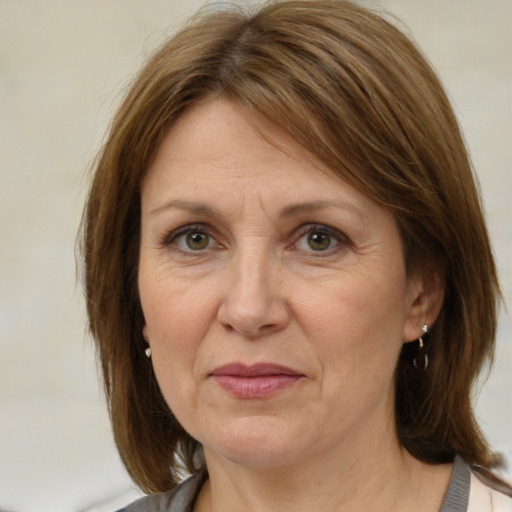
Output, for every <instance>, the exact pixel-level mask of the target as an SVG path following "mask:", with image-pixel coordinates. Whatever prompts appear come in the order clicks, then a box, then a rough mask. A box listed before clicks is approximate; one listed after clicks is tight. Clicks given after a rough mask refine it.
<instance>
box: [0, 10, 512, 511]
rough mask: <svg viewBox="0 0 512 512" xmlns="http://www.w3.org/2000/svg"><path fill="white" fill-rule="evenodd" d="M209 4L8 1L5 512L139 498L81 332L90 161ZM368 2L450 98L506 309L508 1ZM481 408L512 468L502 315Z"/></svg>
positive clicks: (0, 473)
mask: <svg viewBox="0 0 512 512" xmlns="http://www.w3.org/2000/svg"><path fill="white" fill-rule="evenodd" d="M200 3H201V2H199V1H188V0H187V1H178V0H165V1H164V0H0V178H1V181H0V235H1V250H0V510H3V509H5V510H12V511H16V512H19V511H22V512H29V511H38V512H40V511H51V512H59V511H78V510H93V509H94V510H96V511H100V510H105V511H107V510H113V509H115V507H117V506H121V505H122V504H123V503H124V502H126V501H128V500H130V499H131V497H132V496H134V494H133V493H127V490H129V489H130V483H129V480H128V478H127V477H126V476H125V474H124V472H123V470H122V468H121V466H120V463H119V461H118V458H117V455H116V452H115V448H114V446H113V442H112V439H111V434H110V427H109V424H108V419H107V417H106V413H105V407H104V404H103V402H102V398H101V394H100V391H99V388H98V385H97V380H96V373H95V364H94V355H93V350H92V347H91V343H90V341H89V340H87V337H86V335H85V318H84V313H83V302H82V296H81V289H80V286H79V285H77V283H76V275H75V263H74V241H75V234H76V230H77V227H78V223H79V220H80V215H81V209H82V204H83V200H84V196H85V192H86V190H87V182H88V173H87V169H88V166H89V164H90V162H91V160H92V158H93V155H94V153H95V152H96V151H97V149H98V147H99V144H100V142H101V139H102V137H103V134H104V132H105V130H106V127H107V125H108V120H109V118H110V116H111V115H112V114H113V112H114V110H115V105H116V104H117V102H118V101H119V99H120V98H121V96H122V93H123V91H124V90H125V88H126V85H127V84H128V82H129V79H130V76H132V75H133V73H134V72H135V71H136V70H137V68H138V66H139V65H140V63H141V62H142V61H143V59H144V57H145V56H146V55H147V54H148V53H149V52H150V51H151V50H152V49H153V48H154V47H155V46H156V45H157V44H158V43H159V42H160V41H162V39H163V38H164V37H165V35H166V34H169V33H171V32H172V30H173V28H174V27H176V26H178V25H179V23H180V21H181V20H183V19H184V17H186V15H187V14H189V13H190V12H192V11H194V10H195V8H196V7H197V6H199V5H200ZM364 3H365V4H366V5H372V6H378V8H385V9H387V10H389V11H391V12H392V13H394V14H395V15H397V16H398V17H399V18H401V19H402V20H403V22H404V23H405V24H406V25H407V27H409V28H408V29H406V30H409V31H410V33H411V34H412V35H413V37H414V38H415V39H416V41H417V42H418V43H419V45H420V46H421V47H422V48H423V50H424V51H425V53H426V54H427V55H428V56H429V58H430V60H431V61H432V62H433V64H434V66H435V67H436V69H437V70H438V72H439V73H440V75H441V78H442V80H443V82H444V83H445V85H446V86H447V88H448V91H449V94H450V96H451V98H452V100H453V102H454V104H455V107H456V111H457V113H458V116H459V119H460V121H461V123H462V125H463V129H464V131H465V134H466V138H467V140H468V145H469V147H470V149H471V153H472V156H473V160H474V163H475V167H476V170H477V173H478V176H479V178H480V181H481V186H482V193H483V196H484V200H485V206H486V212H487V217H488V221H489V227H490V231H491V235H492V239H493V243H494V247H495V252H496V256H497V260H498V265H499V269H500V276H501V279H502V284H503V289H504V295H505V299H506V301H507V303H508V305H509V308H510V307H512V306H511V305H512V271H511V267H512V230H511V227H510V226H511V222H512V200H511V195H512V137H511V136H512V51H511V47H512V31H511V29H510V27H511V26H512V2H511V1H510V0H430V1H429V2H426V1H423V0H380V1H370V0H366V1H365V2H364ZM475 286H478V283H475ZM477 407H478V412H479V417H480V418H481V421H482V426H483V428H484V430H485V431H486V432H487V434H488V435H489V437H490V439H491V440H492V442H493V444H494V446H495V447H496V448H498V449H502V450H505V453H506V454H507V455H508V458H509V460H512V319H511V317H510V315H508V314H506V313H505V312H504V313H503V314H502V316H501V322H500V333H499V347H498V357H497V361H496V368H495V371H494V373H493V374H492V376H491V378H490V379H489V380H488V382H487V384H486V385H485V386H484V388H483V391H482V392H481V394H480V396H479V399H478V403H477ZM116 498H117V499H116ZM114 499H115V500H114ZM110 500H114V501H110ZM105 502H109V503H110V505H104V506H100V505H99V504H101V503H105Z"/></svg>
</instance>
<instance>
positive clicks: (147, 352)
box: [144, 347, 151, 359]
mask: <svg viewBox="0 0 512 512" xmlns="http://www.w3.org/2000/svg"><path fill="white" fill-rule="evenodd" d="M144 352H145V353H146V357H147V358H148V359H151V349H150V348H149V347H148V348H147V349H146V350H145V351H144Z"/></svg>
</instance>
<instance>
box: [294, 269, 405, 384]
mask: <svg viewBox="0 0 512 512" xmlns="http://www.w3.org/2000/svg"><path fill="white" fill-rule="evenodd" d="M394 277H396V276H394ZM404 293H405V279H404V278H403V277H398V278H397V279H387V280H383V279H375V277H374V278H373V279H362V278H361V279H358V278H357V276H354V275H352V276H345V278H344V279H343V280H341V281H339V282H337V283H336V282H333V283H331V284H329V286H324V287H323V288H322V289H319V290H316V291H315V292H314V293H312V291H311V289H309V290H308V293H307V294H306V293H302V294H301V295H302V296H303V297H304V300H302V301H301V302H300V304H298V307H299V308H300V309H301V311H302V313H298V314H297V316H298V317H299V318H302V319H303V326H302V328H303V329H304V331H305V332H306V334H307V335H308V337H309V338H310V339H311V340H314V345H315V351H316V353H317V356H318V359H319V360H320V361H321V363H322V366H323V371H324V373H325V377H326V378H327V379H329V380H332V381H333V382H336V383H337V386H343V387H348V388H350V389H354V391H355V390H357V389H358V388H359V389H360V388H361V387H366V386H373V385H374V383H376V382H378V383H379V384H380V385H382V384H384V383H385V382H387V381H389V380H390V379H391V377H392V374H393V372H394V369H395V366H396V362H397V360H398V355H399V352H400V349H401V346H402V328H403V323H404V319H405V311H404V303H405V295H404ZM306 319H309V320H307V321H306Z"/></svg>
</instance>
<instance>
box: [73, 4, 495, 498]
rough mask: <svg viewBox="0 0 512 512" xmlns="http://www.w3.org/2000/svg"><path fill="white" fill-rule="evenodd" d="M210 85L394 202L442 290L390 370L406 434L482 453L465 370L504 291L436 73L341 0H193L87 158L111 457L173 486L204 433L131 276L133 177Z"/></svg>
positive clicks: (96, 328)
mask: <svg viewBox="0 0 512 512" xmlns="http://www.w3.org/2000/svg"><path fill="white" fill-rule="evenodd" d="M212 95H223V96H224V97H227V98H230V99H231V100H233V101H235V102H237V103H238V104H240V105H241V106H243V107H244V108H246V109H247V110H248V111H252V112H257V113H259V114H262V115H264V116H266V117H267V118H268V119H271V120H272V121H273V122H275V123H277V124H278V125H279V126H281V127H282V128H284V129H285V130H286V131H287V132H288V133H289V134H290V135H291V136H292V137H293V138H295V139H296V140H297V141H298V142H299V143H301V144H302V145H303V146H304V147H305V148H307V149H308V150H309V151H310V152H311V153H312V154H313V155H314V156H316V157H317V158H318V159H320V160H321V161H322V162H324V163H325V164H326V165H327V166H328V167H329V168H330V169H332V170H333V171H334V172H336V173H337V174H338V175H339V176H340V177H342V178H343V179H344V180H346V181H348V182H349V183H351V184H352V185H353V186H355V187H356V188H357V189H359V190H360V191H362V192H363V193H365V194H366V195H367V196H369V197H371V198H372V199H374V200H375V201H377V202H378V203H380V204H382V205H384V206H385V207H387V208H389V209H390V210H391V211H393V212H394V215H395V216H396V219H397V221H398V224H399V227H400V230H401V234H402V237H403V240H404V246H405V256H406V262H407V268H408V271H409V272H413V271H415V270H417V269H422V270H423V271H425V269H427V270H428V269H432V271H436V272H439V273H441V274H442V275H443V276H444V277H445V280H446V296H445V300H444V304H443V307H442V310H441V313H440V315H439V317H438V319H437V322H436V323H435V325H434V326H433V328H432V330H431V332H430V334H429V335H428V340H427V348H428V352H429V356H430V366H429V368H428V370H427V371H426V372H424V373H419V372H416V371H415V370H414V368H413V366H412V365H411V363H410V358H409V356H408V353H407V352H408V350H409V349H408V346H407V345H404V349H403V351H402V354H401V357H400V360H399V362H398V367H397V371H396V381H397V384H396V425H397V432H398V436H399V439H400V442H401V443H402V445H403V446H404V447H405V448H406V449H407V450H408V451H409V452H410V453H411V454H412V455H413V456H415V457H417V458H418V459H421V460H423V461H426V462H432V463H435V462H442V461H449V460H452V459H453V457H454V454H455V453H459V454H460V455H461V456H462V457H463V458H464V459H465V460H466V461H467V462H468V463H470V464H479V465H481V466H484V467H492V466H493V465H495V464H496V462H497V459H496V457H495V456H494V455H493V454H492V452H491V451H490V450H489V447H488V445H487V443H486V441H485V439H484V437H483V435H482V433H481V432H480V430H479V428H478V425H477V423H476V420H475V417H474V413H473V410H472V405H471V397H470V395H471V388H472V385H473V382H474V380H475V378H476V376H477V375H478V373H479V371H480V370H481V368H482V365H483V364H484V362H485V361H486V358H491V357H492V353H493V348H494V338H495V328H496V308H497V303H498V300H499V289H498V284H497V279H496V271H495V264H494V260H493V256H492V252H491V248H490V244H489V239H488V234H487V231H486V227H485V223H484V220H483V216H482V210H481V205H480V200H479V196H478V192H477V189H476V187H475V180H474V176H473V174H472V170H471V165H470V162H469V160H468V156H467V152H466V149H465V145H464V142H463V140H462V137H461V134H460V130H459V127H458V125H457V121H456V119H455V116H454V114H453V111H452V108H451V106H450V104H449V101H448V99H447V98H446V95H445V93H444V91H443V88H442V86H441V84H440V83H439V80H438V79H437V77H436V75H435V74H434V72H433V71H432V69H431V68H430V66H429V65H428V64H427V62H426V61H425V59H424V58H423V57H422V56H421V54H420V53H419V52H418V50H417V49H416V48H415V46H414V45H413V44H412V43H411V41H410V40H409V39H408V38H407V37H405V36H404V35H403V34H402V33H401V32H400V31H399V30H397V29H396V28H395V27H394V26H393V25H392V24H391V23H389V22H388V21H386V20H384V19H383V18H382V17H381V16H379V15H377V14H375V13H373V12H371V11H369V10H366V9H363V8H361V7H358V6H355V5H353V4H352V3H349V2H344V1H328V0H312V1H308V0H305V1H301V0H298V1H280V2H275V3H271V4H267V5H265V6H263V7H262V8H261V9H260V10H259V11H257V12H255V13H254V14H247V13H245V12H243V11H242V10H241V9H239V8H236V7H233V6H231V7H229V8H222V9H221V10H219V9H218V7H217V8H216V10H210V11H203V12H202V13H201V14H199V15H198V16H196V17H195V18H194V19H193V20H192V21H191V22H190V23H189V24H188V25H187V26H186V27H185V28H183V29H182V30H181V31H180V32H179V33H177V34H176V35H174V36H173V37H172V38H171V39H170V40H169V41H168V42H166V43H165V44H164V45H163V46H162V47H161V48H160V49H159V50H158V51H157V52H156V53H155V54H154V56H153V57H152V58H150V60H149V61H148V62H147V64H146V65H145V67H144V68H143V70H142V71H141V72H140V74H139V75H138V77H137V78H136V80H135V82H134V84H133V86H132V88H131V90H130V91H129V93H128V95H127V97H126V99H125V100H124V102H123V103H122V105H121V107H120V108H119V111H118V112H117V115H116V116H115V119H114V121H113V124H112V126H111V128H110V132H109V135H108V138H107V141H106V143H105V145H104V147H103V148H102V150H101V153H100V154H99V156H98V159H97V162H96V169H95V175H94V180H93V183H92V186H91V189H90V195H89V199H88V202H87V206H86V209H85V213H84V219H83V226H82V237H83V238H82V244H83V245H82V250H83V256H84V258H85V272H84V279H85V289H86V296H87V311H88V315H89V325H90V330H91V332H92V334H93V336H94V339H95V341H96V344H97V349H98V353H99V358H100V361H101V365H102V371H103V378H104V385H105V390H106V396H107V400H108V404H109V410H110V415H111V420H112V425H113V429H114V436H115V440H116V443H117V447H118V449H119V452H120V454H121V457H122V460H123V462H124V464H125V466H126V468H127V469H128V471H129V473H130V475H131V476H132V478H133V479H134V480H135V482H136V483H137V484H138V485H139V486H140V487H141V488H142V489H143V490H145V491H147V492H155V491H163V490H167V489H170V488H172V487H173V486H175V485H176V483H177V481H178V480H179V468H180V466H179V464H178V462H179V458H180V457H181V459H182V460H183V461H184V463H185V465H186V467H187V468H188V469H189V471H191V472H192V473H195V472H197V471H199V470H200V469H201V466H202V465H203V464H204V462H203V460H202V456H201V446H200V445H199V444H198V443H197V442H196V441H195V440H194V439H192V438H191V437H190V436H189V435H188V434H187V433H186V432H185V431H184V430H183V428H182V427H181V426H180V425H179V424H178V422H177V421H176V419H175V418H174V416H173V414H172V412H171V411H170V410H169V409H168V407H167V405H166V404H165V402H164V400H163V398H162V395H161V393H160V390H159V389H158V386H157V383H156V380H155V377H154V374H153V373H152V371H151V365H150V364H148V361H147V359H146V358H145V357H144V349H145V342H144V339H143V337H142V327H143V324H144V319H143V315H142V311H141V306H140V301H139V297H138V291H137V271H138V267H137V266H138V251H139V242H140V240H139V235H140V233H139V230H140V197H139V190H140V183H141V180H142V179H143V177H144V173H145V171H146V169H147V168H148V165H149V162H150V159H151V157H152V155H153V154H154V152H155V148H157V147H158V144H159V142H160V140H161V138H162V134H163V133H164V131H165V130H166V128H167V127H168V126H169V125H170V123H172V122H173V121H174V120H176V118H177V117H178V116H180V114H182V113H183V111H184V110H185V109H186V108H188V107H189V106H190V105H191V104H193V103H194V102H197V101H199V100H200V99H203V98H205V97H208V96H212Z"/></svg>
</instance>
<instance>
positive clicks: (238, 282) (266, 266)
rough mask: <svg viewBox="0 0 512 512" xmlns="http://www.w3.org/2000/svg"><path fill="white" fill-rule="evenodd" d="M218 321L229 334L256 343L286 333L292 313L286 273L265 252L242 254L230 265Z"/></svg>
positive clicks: (254, 251)
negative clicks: (285, 293)
mask: <svg viewBox="0 0 512 512" xmlns="http://www.w3.org/2000/svg"><path fill="white" fill-rule="evenodd" d="M228 272H229V276H228V278H227V282H226V283H225V285H226V286H225V295H224V297H223V301H222V303H221V305H220V307H219V310H218V313H217V318H218V321H219V323H220V324H221V325H222V326H223V327H224V328H225V329H226V330H228V331H233V332H237V333H239V334H241V335H243V336H244V337H246V338H251V339H256V338H260V337H262V336H266V335H269V334H272V333H275V332H278V331H280V330H282V329H284V328H285V327H286V326H287V325H288V323H289V321H290V311H289V307H288V304H287V301H286V300H285V298H284V296H283V287H282V280H283V278H282V275H283V269H282V267H281V266H280V265H279V263H278V262H276V261H272V258H270V257H269V256H268V255H267V254H266V253H265V251H263V250H258V251H256V250H252V251H245V253H243V254H242V253H240V254H239V255H238V256H236V257H235V258H234V260H233V263H232V265H230V267H229V269H228Z"/></svg>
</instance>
